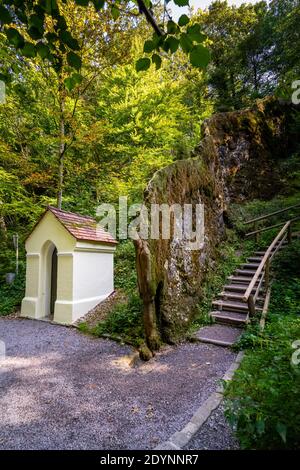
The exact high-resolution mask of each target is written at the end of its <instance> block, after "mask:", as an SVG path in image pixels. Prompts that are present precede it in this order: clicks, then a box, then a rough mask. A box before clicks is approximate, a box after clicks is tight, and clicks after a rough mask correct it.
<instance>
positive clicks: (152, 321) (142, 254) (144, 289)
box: [134, 239, 161, 351]
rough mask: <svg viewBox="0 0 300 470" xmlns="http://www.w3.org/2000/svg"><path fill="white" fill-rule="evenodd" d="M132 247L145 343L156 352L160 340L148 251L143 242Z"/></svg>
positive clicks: (138, 241)
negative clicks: (134, 254) (134, 255)
mask: <svg viewBox="0 0 300 470" xmlns="http://www.w3.org/2000/svg"><path fill="white" fill-rule="evenodd" d="M134 245H135V252H136V269H137V277H138V287H139V292H140V296H141V298H142V300H143V320H144V328H145V336H146V343H147V346H148V347H149V349H150V350H151V351H157V350H158V349H159V346H160V342H161V340H160V334H159V332H158V328H157V319H156V312H155V287H154V285H153V279H152V271H151V255H150V250H149V247H148V243H147V241H145V240H141V239H138V240H135V241H134Z"/></svg>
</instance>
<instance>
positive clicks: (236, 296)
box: [218, 291, 264, 302]
mask: <svg viewBox="0 0 300 470" xmlns="http://www.w3.org/2000/svg"><path fill="white" fill-rule="evenodd" d="M243 295H244V292H243V291H242V292H241V293H237V292H235V293H233V292H226V291H223V292H220V293H219V294H218V297H222V300H229V299H230V300H237V301H241V302H242V301H243ZM256 300H257V302H263V301H264V297H257V299H256Z"/></svg>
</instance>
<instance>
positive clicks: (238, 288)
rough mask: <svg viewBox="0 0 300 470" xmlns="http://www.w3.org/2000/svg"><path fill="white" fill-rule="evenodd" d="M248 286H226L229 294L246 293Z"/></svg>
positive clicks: (225, 288)
mask: <svg viewBox="0 0 300 470" xmlns="http://www.w3.org/2000/svg"><path fill="white" fill-rule="evenodd" d="M246 289H247V286H246V285H245V284H226V285H225V286H224V290H225V291H229V292H246Z"/></svg>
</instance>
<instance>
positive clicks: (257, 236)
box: [253, 222, 259, 243]
mask: <svg viewBox="0 0 300 470" xmlns="http://www.w3.org/2000/svg"><path fill="white" fill-rule="evenodd" d="M253 228H254V232H255V231H256V230H257V222H254V226H253ZM258 240H259V233H258V232H257V233H256V234H255V241H256V243H258Z"/></svg>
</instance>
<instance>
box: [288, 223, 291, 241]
mask: <svg viewBox="0 0 300 470" xmlns="http://www.w3.org/2000/svg"><path fill="white" fill-rule="evenodd" d="M287 239H288V243H292V222H291V223H290V225H289V226H288V233H287Z"/></svg>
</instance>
